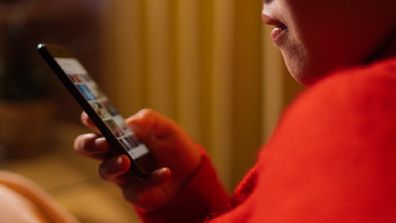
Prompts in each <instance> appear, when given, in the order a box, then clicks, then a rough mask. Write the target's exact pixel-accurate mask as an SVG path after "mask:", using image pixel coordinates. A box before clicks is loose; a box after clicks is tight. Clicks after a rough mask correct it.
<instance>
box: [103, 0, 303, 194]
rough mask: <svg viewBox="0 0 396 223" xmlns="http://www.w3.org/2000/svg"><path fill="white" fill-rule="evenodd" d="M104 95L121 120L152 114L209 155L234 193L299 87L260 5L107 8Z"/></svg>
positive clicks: (192, 1) (122, 2) (137, 3)
mask: <svg viewBox="0 0 396 223" xmlns="http://www.w3.org/2000/svg"><path fill="white" fill-rule="evenodd" d="M108 4H109V7H108V11H107V14H106V16H105V19H104V24H105V30H106V31H105V42H104V44H105V58H104V59H105V60H104V61H106V62H105V64H103V67H104V69H105V72H104V73H105V74H106V75H105V76H104V77H102V82H105V83H106V86H105V88H106V90H107V91H108V92H109V95H110V97H111V98H112V99H114V101H115V104H116V105H117V106H118V107H119V108H120V111H121V113H123V114H124V115H125V116H127V115H130V114H132V113H134V112H136V111H137V110H139V109H140V108H143V107H151V108H153V109H156V110H158V111H160V112H162V113H164V114H166V115H168V116H170V117H172V118H174V119H175V120H176V121H177V122H179V123H180V124H181V125H182V126H183V127H184V128H185V129H186V130H187V131H188V132H189V133H190V134H191V135H192V136H193V137H194V138H195V139H196V140H197V141H198V142H200V143H201V144H203V145H204V146H205V147H206V148H207V149H208V151H209V152H210V153H211V155H212V158H213V161H214V163H215V165H216V167H217V168H218V171H219V174H220V176H221V177H222V179H223V180H224V182H225V184H226V185H227V186H228V187H229V188H232V187H233V186H234V185H235V184H236V183H237V182H238V181H239V180H240V178H241V177H242V176H243V174H244V173H245V172H246V170H247V169H248V168H249V167H250V166H251V165H253V163H254V160H255V157H256V154H257V151H258V149H259V148H260V145H261V144H262V143H263V142H265V140H266V138H267V137H268V135H269V134H270V132H271V130H272V128H273V126H274V125H275V124H276V121H277V119H278V115H279V113H280V112H281V110H282V109H283V107H284V106H285V104H286V103H287V102H288V101H290V98H292V97H293V96H294V95H295V92H297V91H298V90H299V87H297V85H296V84H295V83H294V81H293V80H291V78H290V77H288V75H287V72H286V70H285V68H284V67H283V63H282V60H281V57H280V55H279V53H278V51H277V50H276V49H275V48H274V47H273V46H272V44H271V43H270V40H269V38H268V36H269V34H268V29H266V28H263V25H262V24H261V19H260V11H261V4H262V3H261V1H237V0H234V1H230V0H215V1H213V0H173V1H171V0H161V1H158V0H144V1H143V0H117V1H109V3H108Z"/></svg>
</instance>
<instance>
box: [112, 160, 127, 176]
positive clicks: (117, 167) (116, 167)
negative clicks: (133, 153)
mask: <svg viewBox="0 0 396 223" xmlns="http://www.w3.org/2000/svg"><path fill="white" fill-rule="evenodd" d="M123 162H124V161H123V158H122V157H117V159H116V160H115V161H114V162H112V163H111V165H110V173H111V174H115V173H119V172H121V171H124V168H123Z"/></svg>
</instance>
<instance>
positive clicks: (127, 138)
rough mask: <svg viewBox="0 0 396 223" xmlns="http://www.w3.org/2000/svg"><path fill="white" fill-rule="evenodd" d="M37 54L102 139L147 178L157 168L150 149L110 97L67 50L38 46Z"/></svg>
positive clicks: (56, 46) (138, 173) (50, 46)
mask: <svg viewBox="0 0 396 223" xmlns="http://www.w3.org/2000/svg"><path fill="white" fill-rule="evenodd" d="M38 50H39V52H40V54H41V55H42V56H43V58H44V60H45V61H46V62H47V63H48V64H49V65H50V67H51V68H52V69H53V70H54V72H55V74H56V75H57V76H58V78H59V79H60V80H61V81H62V83H63V84H64V86H65V87H66V88H67V89H68V90H69V92H70V93H71V94H72V95H73V96H74V98H75V99H76V100H77V102H79V104H80V105H81V107H82V108H83V109H84V111H85V112H86V113H87V114H88V116H89V117H90V118H91V119H92V121H93V122H94V123H95V124H96V126H97V127H98V129H99V130H100V131H101V133H102V134H103V136H104V137H105V138H106V139H107V141H108V142H109V143H110V144H111V146H112V147H114V149H115V152H114V153H115V154H117V153H126V154H127V155H128V156H129V157H130V159H131V160H132V162H131V164H132V168H131V170H132V172H133V173H134V174H135V175H136V176H138V177H142V178H144V177H147V176H149V175H150V173H151V172H152V171H154V170H155V169H156V167H157V163H156V161H155V159H154V157H153V156H152V155H151V153H150V151H149V149H148V148H147V146H146V145H145V144H143V143H141V142H140V141H139V139H138V138H137V137H136V136H135V134H134V133H133V132H132V131H131V129H130V128H129V127H128V126H127V124H126V123H125V120H124V118H123V117H122V116H121V115H120V114H119V113H118V112H117V109H116V108H115V107H114V106H113V105H112V103H111V102H110V100H109V99H108V97H107V96H106V95H105V94H104V93H103V92H102V91H101V90H100V88H99V86H98V85H97V84H96V82H95V81H94V80H93V79H92V78H91V76H90V75H89V74H88V72H87V71H86V69H85V68H84V67H83V65H82V64H81V63H80V62H79V61H78V60H77V59H76V58H75V57H74V56H73V55H72V54H71V52H70V51H68V50H67V49H65V48H64V47H61V46H58V45H52V44H45V45H44V44H39V46H38Z"/></svg>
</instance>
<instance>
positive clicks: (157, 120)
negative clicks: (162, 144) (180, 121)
mask: <svg viewBox="0 0 396 223" xmlns="http://www.w3.org/2000/svg"><path fill="white" fill-rule="evenodd" d="M126 122H127V124H128V125H129V126H130V127H131V128H132V130H134V132H135V133H136V135H137V136H138V137H139V138H141V139H144V138H147V137H151V136H155V137H156V138H159V139H162V140H166V138H167V137H169V136H174V134H175V132H176V131H177V130H178V129H177V125H176V124H175V123H174V122H173V121H172V120H170V119H169V118H167V117H164V116H162V115H160V114H159V113H157V112H155V111H153V110H151V109H147V108H146V109H142V110H140V111H139V112H138V113H136V114H135V115H133V116H131V117H130V118H128V119H127V120H126Z"/></svg>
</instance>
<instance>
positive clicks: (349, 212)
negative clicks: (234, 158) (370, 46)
mask: <svg viewBox="0 0 396 223" xmlns="http://www.w3.org/2000/svg"><path fill="white" fill-rule="evenodd" d="M139 212H140V215H141V217H142V219H143V221H144V222H149V223H154V222H171V223H179V222H183V223H193V222H208V223H217V222H222V223H242V222H247V223H266V222H268V223H287V222H295V223H302V222H304V223H311V222H312V223H314V222H315V223H318V222H320V223H326V222H329V223H330V222H331V223H334V222H343V223H344V222H345V223H352V222H353V223H368V222H373V223H374V222H375V223H377V222H381V223H386V222H396V59H394V60H388V61H385V62H381V63H377V64H374V65H370V66H366V67H359V68H355V69H350V70H346V71H341V72H337V73H334V74H332V75H329V76H328V77H327V78H325V79H323V80H321V81H319V82H318V83H316V84H315V85H313V86H312V87H310V88H309V89H307V90H306V91H305V93H303V94H302V95H301V96H300V97H299V98H298V99H297V100H296V101H295V103H294V104H292V106H290V107H289V109H288V110H287V111H286V112H285V114H284V116H283V118H282V119H281V121H280V123H279V125H278V127H277V128H276V130H275V132H274V134H273V135H272V137H271V139H270V141H269V143H268V144H267V145H265V146H263V149H262V151H261V153H260V155H259V158H258V161H257V164H256V166H255V167H254V168H253V169H252V170H251V171H250V172H249V174H248V175H247V176H246V177H245V178H244V180H242V182H241V183H240V185H239V186H238V188H237V190H236V192H235V193H234V195H233V196H232V197H231V198H228V196H227V194H226V193H225V192H224V190H223V187H222V185H221V184H220V182H219V180H218V179H217V177H216V174H215V171H214V170H213V168H212V165H211V164H210V161H209V159H208V158H207V156H206V155H203V159H202V163H201V165H200V167H199V170H198V171H197V173H196V174H195V175H194V177H193V178H192V179H191V180H190V181H189V182H188V183H187V184H186V185H185V186H184V188H183V190H182V191H181V192H180V194H179V195H178V196H177V197H176V198H175V200H174V201H173V202H171V203H170V204H169V205H168V206H166V207H165V208H163V209H161V210H159V211H157V212H154V213H145V212H144V211H142V210H140V211H139Z"/></svg>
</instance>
